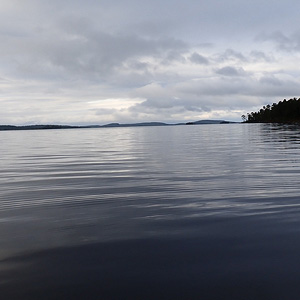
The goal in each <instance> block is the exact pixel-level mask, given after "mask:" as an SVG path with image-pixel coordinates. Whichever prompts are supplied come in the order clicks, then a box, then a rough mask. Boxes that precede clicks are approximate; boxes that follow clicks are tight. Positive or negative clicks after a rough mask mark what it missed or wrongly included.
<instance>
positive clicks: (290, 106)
mask: <svg viewBox="0 0 300 300" xmlns="http://www.w3.org/2000/svg"><path fill="white" fill-rule="evenodd" d="M242 119H243V122H244V123H290V124H296V123H297V124H300V98H299V99H297V98H293V99H290V100H286V99H284V100H283V101H279V102H278V103H273V104H272V105H270V104H268V105H266V106H263V107H262V108H261V109H260V110H259V111H258V112H251V113H248V114H247V116H245V115H242Z"/></svg>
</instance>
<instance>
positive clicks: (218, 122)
mask: <svg viewBox="0 0 300 300" xmlns="http://www.w3.org/2000/svg"><path fill="white" fill-rule="evenodd" d="M233 123H236V122H231V121H224V120H200V121H195V122H188V123H186V125H204V124H233Z"/></svg>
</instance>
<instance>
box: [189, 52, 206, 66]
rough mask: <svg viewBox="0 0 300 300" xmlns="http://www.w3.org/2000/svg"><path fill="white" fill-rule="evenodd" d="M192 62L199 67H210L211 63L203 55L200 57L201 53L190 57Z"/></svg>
mask: <svg viewBox="0 0 300 300" xmlns="http://www.w3.org/2000/svg"><path fill="white" fill-rule="evenodd" d="M190 61H191V62H192V63H195V64H199V65H208V64H209V61H208V59H207V58H205V57H204V56H203V55H200V54H199V53H196V52H194V53H193V54H192V55H191V56H190Z"/></svg>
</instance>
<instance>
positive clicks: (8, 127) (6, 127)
mask: <svg viewBox="0 0 300 300" xmlns="http://www.w3.org/2000/svg"><path fill="white" fill-rule="evenodd" d="M235 123H239V122H231V121H225V120H200V121H194V122H187V123H176V124H168V123H163V122H141V123H132V124H120V123H109V124H105V125H86V126H80V125H78V126H77V125H55V124H54V125H43V124H40V125H21V126H17V125H0V131H8V130H47V129H79V128H113V127H114V128H115V127H143V126H178V125H207V124H235Z"/></svg>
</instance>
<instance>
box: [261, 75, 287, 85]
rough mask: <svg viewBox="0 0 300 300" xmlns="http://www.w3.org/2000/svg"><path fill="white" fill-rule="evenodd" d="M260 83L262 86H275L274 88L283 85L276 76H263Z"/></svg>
mask: <svg viewBox="0 0 300 300" xmlns="http://www.w3.org/2000/svg"><path fill="white" fill-rule="evenodd" d="M259 82H260V83H262V84H267V85H273V86H280V85H282V84H283V83H282V82H281V81H280V80H279V79H278V78H276V77H274V76H263V77H262V78H260V79H259Z"/></svg>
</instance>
